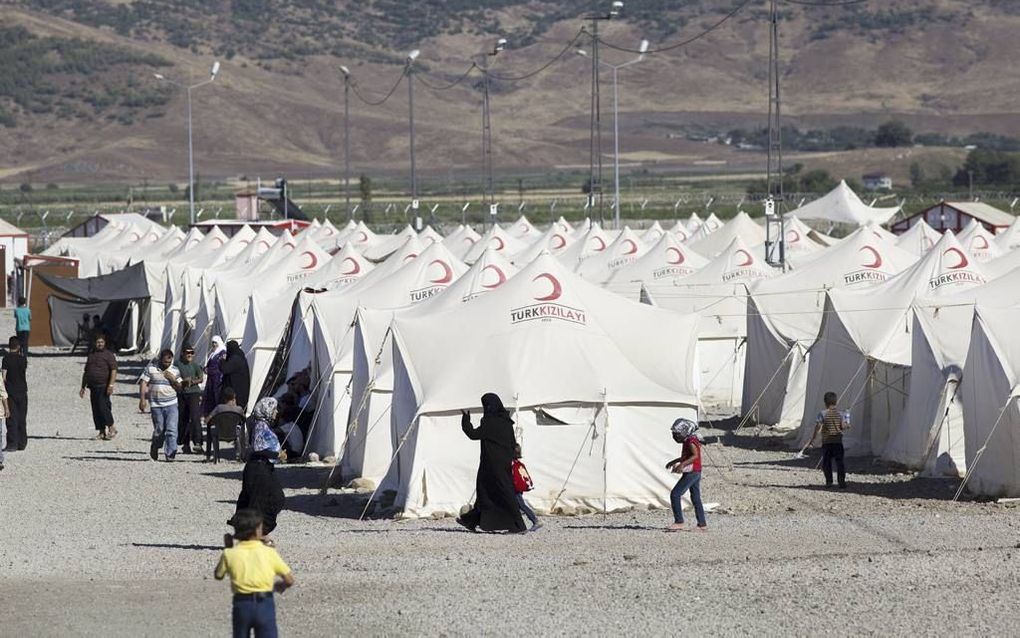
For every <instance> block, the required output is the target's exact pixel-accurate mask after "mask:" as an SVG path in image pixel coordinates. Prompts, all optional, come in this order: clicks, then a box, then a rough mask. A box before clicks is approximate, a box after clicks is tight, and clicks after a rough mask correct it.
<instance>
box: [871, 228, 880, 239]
mask: <svg viewBox="0 0 1020 638" xmlns="http://www.w3.org/2000/svg"><path fill="white" fill-rule="evenodd" d="M871 234H872V235H874V236H875V237H877V238H878V239H882V235H880V234H879V233H878V231H877V230H873V231H871Z"/></svg>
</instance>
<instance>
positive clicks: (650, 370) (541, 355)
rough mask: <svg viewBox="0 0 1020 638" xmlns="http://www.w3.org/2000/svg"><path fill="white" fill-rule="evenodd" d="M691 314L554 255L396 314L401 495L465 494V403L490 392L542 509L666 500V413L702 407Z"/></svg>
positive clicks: (453, 501) (428, 509)
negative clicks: (481, 287) (577, 270)
mask: <svg viewBox="0 0 1020 638" xmlns="http://www.w3.org/2000/svg"><path fill="white" fill-rule="evenodd" d="M695 321H696V320H695V318H693V317H685V316H681V315H677V314H674V313H669V312H664V311H662V310H659V309H655V308H651V307H648V306H642V305H640V304H637V303H634V302H630V301H627V300H624V299H621V298H620V297H619V296H617V295H614V294H612V293H609V292H607V291H605V290H602V289H601V288H599V287H597V286H594V285H592V284H589V283H587V282H585V281H583V280H581V279H579V278H578V277H576V276H575V275H573V274H572V273H570V272H569V271H568V269H567V268H566V267H565V266H564V265H563V264H562V263H561V262H559V260H557V259H555V258H553V257H550V256H540V257H539V258H537V259H536V260H535V261H534V262H532V263H531V264H529V265H527V266H526V267H525V268H524V269H522V270H521V272H519V273H518V274H517V275H516V276H515V277H513V278H511V279H510V281H508V282H507V283H506V284H504V285H503V286H501V287H500V288H498V289H497V290H494V291H493V292H490V293H488V294H486V295H484V296H482V297H480V298H478V299H476V300H474V301H472V302H471V303H468V304H464V305H463V306H460V307H456V308H452V309H447V310H445V311H442V312H437V313H430V314H428V315H425V316H422V317H414V318H398V319H396V320H395V321H394V327H393V340H394V348H395V349H394V355H393V357H394V363H393V365H394V387H393V408H392V410H391V412H392V417H391V423H392V428H393V437H394V439H393V440H394V441H395V442H396V443H397V450H398V454H397V456H396V463H395V464H394V466H393V468H392V469H391V473H392V474H391V478H387V483H390V482H391V481H392V483H394V484H396V486H397V495H396V500H395V505H396V506H397V507H398V508H399V509H401V510H402V511H403V513H404V514H405V515H406V516H428V515H430V514H433V513H436V512H451V513H453V512H457V511H459V509H460V507H461V506H462V505H464V504H465V503H468V502H469V501H470V500H471V494H472V492H473V490H474V483H475V473H476V466H477V461H476V458H477V454H478V445H477V443H473V442H472V441H470V440H468V439H467V437H465V436H464V434H463V433H462V432H461V431H460V410H462V409H472V410H473V411H475V417H474V418H475V420H476V422H477V418H478V414H477V407H476V406H478V403H479V397H480V396H481V395H482V394H484V393H485V392H495V393H497V394H499V395H500V396H501V397H503V398H504V401H505V402H506V405H507V406H508V408H509V409H510V410H511V412H512V414H513V416H514V420H515V422H516V429H517V440H518V442H519V443H520V445H521V446H522V448H523V450H524V454H525V456H526V458H528V460H529V469H531V474H532V478H533V479H534V482H535V490H534V491H533V492H529V494H528V499H529V501H530V502H531V504H532V505H533V506H535V507H536V509H538V510H539V511H547V510H549V509H550V508H551V507H552V506H553V505H554V504H556V503H562V504H567V505H574V506H582V505H583V506H587V507H591V508H595V509H599V510H603V509H605V510H609V511H612V510H618V509H621V508H626V507H635V506H636V507H648V506H649V505H656V506H665V505H666V504H667V501H666V495H667V494H668V492H669V487H670V485H671V483H672V482H673V477H672V476H671V475H670V474H669V473H668V472H666V471H665V470H664V469H663V467H662V460H663V452H662V445H663V441H664V440H665V441H667V443H668V440H669V439H668V424H669V423H671V422H672V421H673V420H674V419H675V418H677V417H681V416H684V417H688V418H696V416H697V411H696V408H695V406H696V401H697V399H696V396H695V395H696V391H697V390H696V382H695V373H694V358H695V348H694V347H693V346H694V344H693V339H692V335H693V332H694V324H695ZM465 340H469V341H470V342H471V343H479V344H485V350H484V355H483V356H479V355H478V351H477V350H475V349H473V348H463V347H459V346H458V344H462V343H464V342H465Z"/></svg>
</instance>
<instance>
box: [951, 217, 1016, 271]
mask: <svg viewBox="0 0 1020 638" xmlns="http://www.w3.org/2000/svg"><path fill="white" fill-rule="evenodd" d="M957 239H958V240H959V241H960V243H961V244H962V245H963V247H964V248H966V249H967V252H968V253H970V255H971V256H973V257H974V259H977V260H978V261H980V262H981V263H985V262H989V261H992V260H993V259H998V258H999V257H1002V256H1003V255H1004V254H1006V250H1005V249H1003V248H1002V247H1001V246H999V244H998V243H997V242H996V241H995V235H993V234H992V233H990V232H988V229H986V228H985V225H984V224H982V223H981V222H979V221H977V220H976V219H971V220H970V223H968V224H967V227H966V228H964V229H963V231H962V232H960V235H959V236H958V237H957Z"/></svg>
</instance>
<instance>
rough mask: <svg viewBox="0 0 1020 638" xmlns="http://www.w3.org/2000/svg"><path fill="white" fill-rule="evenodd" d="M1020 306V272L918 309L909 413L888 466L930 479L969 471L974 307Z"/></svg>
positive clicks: (924, 302) (889, 448)
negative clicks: (962, 391)
mask: <svg viewBox="0 0 1020 638" xmlns="http://www.w3.org/2000/svg"><path fill="white" fill-rule="evenodd" d="M975 304H977V305H980V306H982V307H985V308H989V309H990V308H1005V307H1010V306H1015V305H1018V304H1020V270H1015V271H1013V272H1012V273H1010V274H1008V275H1006V276H1004V277H1000V278H998V279H996V280H993V281H991V282H989V283H987V284H984V285H983V286H977V287H975V288H971V289H969V290H965V291H963V292H960V293H959V294H955V295H945V296H943V297H937V298H921V299H918V300H917V302H916V303H915V304H914V313H913V314H914V317H913V320H914V324H913V327H912V336H913V344H912V346H911V351H910V391H909V395H908V398H907V409H906V412H905V413H904V415H903V418H902V419H901V420H900V422H899V424H898V425H897V426H896V428H895V429H894V430H893V432H892V435H891V436H890V437H889V442H888V444H887V445H886V447H885V450H884V451H883V454H882V456H883V458H885V459H886V460H889V461H892V462H895V463H899V464H901V465H905V466H907V467H909V468H911V469H918V470H920V469H923V470H925V472H926V473H929V474H938V475H947V474H948V475H952V476H958V475H962V474H963V472H964V471H965V470H966V466H965V454H964V428H963V413H962V409H961V401H960V399H961V397H960V396H959V387H960V384H961V382H962V383H968V382H969V381H970V377H969V372H968V370H966V369H965V368H964V367H963V366H964V362H965V361H966V359H967V347H968V346H969V344H970V328H971V323H972V321H973V317H974V305H975Z"/></svg>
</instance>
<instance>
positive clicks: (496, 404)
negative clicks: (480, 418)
mask: <svg viewBox="0 0 1020 638" xmlns="http://www.w3.org/2000/svg"><path fill="white" fill-rule="evenodd" d="M482 413H483V414H484V415H485V416H501V417H505V418H507V419H509V418H510V413H509V412H507V409H506V408H504V407H503V401H502V400H501V399H500V398H499V395H497V394H495V393H493V392H486V393H485V394H483V395H482ZM510 422H511V423H513V419H511V420H510Z"/></svg>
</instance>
